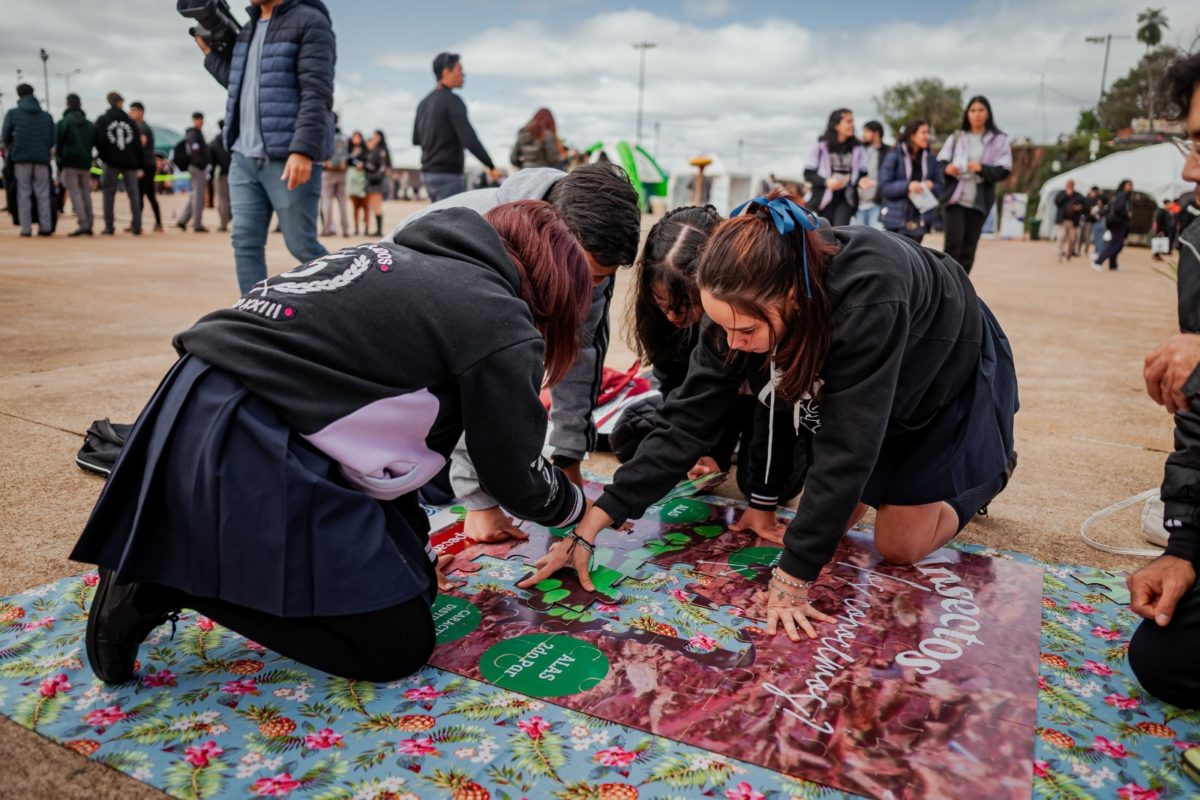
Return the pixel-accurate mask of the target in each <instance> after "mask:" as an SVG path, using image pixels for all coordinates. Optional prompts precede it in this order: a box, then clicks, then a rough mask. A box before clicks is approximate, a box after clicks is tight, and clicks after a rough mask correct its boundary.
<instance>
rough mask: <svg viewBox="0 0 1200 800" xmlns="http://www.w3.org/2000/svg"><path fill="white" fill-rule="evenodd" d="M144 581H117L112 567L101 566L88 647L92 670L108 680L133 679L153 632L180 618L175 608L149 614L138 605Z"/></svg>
mask: <svg viewBox="0 0 1200 800" xmlns="http://www.w3.org/2000/svg"><path fill="white" fill-rule="evenodd" d="M140 591H142V587H141V584H137V583H123V584H118V583H114V582H113V573H112V570H109V569H105V568H104V567H101V568H100V583H98V584H97V585H96V596H95V597H94V598H93V599H92V607H91V608H90V609H89V610H88V621H87V636H86V639H85V645H86V648H87V659H88V663H89V664H91V666H92V672H94V673H96V677H97V678H99V679H100V680H102V681H104V682H105V683H127V682H128V681H130V680H132V679H133V665H134V662H136V661H137V654H138V648H139V647H140V646H141V644H142V642H144V641H145V640H146V637H147V636H149V635H150V631H152V630H154V629H155V628H157V627H158V626H159V625H161V624H162V623H164V622H166V621H167V620H171V621H172V622H174V621H175V619H176V618H177V616H176V614H175V613H174V611H173V610H164V611H160V612H156V613H152V614H145V613H143V612H141V611H139V610H138V609H137V607H136V603H135V601H136V599H137V596H138V594H139V592H140Z"/></svg>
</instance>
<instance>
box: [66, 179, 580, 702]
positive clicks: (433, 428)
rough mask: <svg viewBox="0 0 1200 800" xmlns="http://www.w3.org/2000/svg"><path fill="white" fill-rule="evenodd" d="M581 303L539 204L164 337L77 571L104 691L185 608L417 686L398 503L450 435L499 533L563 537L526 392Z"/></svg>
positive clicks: (561, 353)
mask: <svg viewBox="0 0 1200 800" xmlns="http://www.w3.org/2000/svg"><path fill="white" fill-rule="evenodd" d="M590 299H591V279H590V274H589V271H588V265H587V260H586V257H585V255H584V252H583V249H582V248H581V247H580V245H579V243H578V241H577V240H576V239H575V237H574V236H573V235H572V233H571V231H570V229H569V228H568V227H567V225H566V223H565V222H564V221H563V219H562V217H561V216H560V215H559V213H558V212H557V211H556V210H554V208H553V207H552V206H550V205H549V204H547V203H544V202H540V201H532V200H530V201H519V202H516V203H509V204H506V205H501V206H498V207H497V208H494V209H492V210H491V211H489V212H488V213H487V214H486V215H485V216H480V215H479V214H478V213H476V212H474V211H471V210H468V209H447V210H444V211H439V212H436V213H433V214H430V215H428V216H427V217H426V218H424V219H422V220H420V221H419V222H417V223H414V224H413V225H411V226H410V227H408V228H405V229H404V230H403V231H401V232H400V233H399V234H398V235H397V236H396V239H395V242H386V243H380V244H369V245H363V246H360V247H353V248H348V249H346V250H341V251H339V252H337V253H331V254H329V255H326V256H322V257H321V258H319V259H317V260H316V261H313V262H310V263H308V264H304V265H301V266H299V267H297V268H295V269H294V270H292V271H291V272H287V273H284V274H283V275H277V276H275V277H272V278H269V279H267V280H264V281H262V282H260V283H259V284H257V285H256V286H255V287H254V288H253V289H252V290H251V291H250V292H248V293H247V294H246V295H244V296H243V297H242V298H241V299H240V300H239V301H238V302H237V303H235V304H234V305H233V307H232V308H227V309H224V310H221V311H216V312H213V313H212V314H209V315H208V316H206V317H204V318H203V319H201V320H200V321H199V322H197V323H196V324H195V325H194V326H193V327H191V328H190V329H188V330H186V331H184V332H183V333H181V334H179V335H178V336H176V337H175V347H176V349H177V350H178V351H179V353H180V356H181V358H180V360H179V361H178V362H177V363H176V364H175V366H174V367H173V368H172V369H171V371H170V372H169V373H168V375H167V377H166V378H165V379H164V380H163V382H162V384H161V385H160V386H159V388H158V390H157V392H156V393H155V395H154V397H153V398H151V400H150V402H149V404H148V405H147V406H146V408H145V410H143V412H142V414H141V416H140V417H139V419H138V421H137V424H136V425H135V426H134V429H133V431H132V433H131V434H130V437H129V440H128V441H127V442H126V444H125V447H124V449H123V451H122V453H121V457H120V460H118V462H117V464H116V466H115V468H114V470H113V472H112V475H111V476H110V477H109V480H108V483H107V485H106V486H105V488H104V491H103V493H102V494H101V496H100V499H99V500H98V501H97V503H96V507H95V509H94V510H93V512H92V516H91V518H90V520H89V521H88V524H87V527H86V528H85V530H84V532H83V535H82V537H81V538H80V540H79V543H78V544H77V545H76V547H75V551H74V552H73V553H72V558H75V559H77V560H80V561H86V562H90V563H95V564H99V565H100V582H99V584H98V585H97V589H96V596H95V598H94V600H93V602H92V606H91V610H90V613H89V616H88V627H87V640H86V644H87V655H88V661H89V662H90V663H91V665H92V669H93V671H95V673H96V675H97V676H98V677H99V678H100V679H101V680H104V681H107V682H114V683H119V682H124V681H128V680H130V679H131V678H132V677H133V672H134V661H135V659H136V657H137V652H138V646H139V645H140V644H141V643H142V641H143V640H144V639H145V638H146V636H147V635H148V634H149V633H150V631H151V630H152V629H153V628H154V627H155V626H157V625H159V624H161V623H162V622H163V621H165V620H167V619H168V618H174V612H175V611H176V610H178V609H180V608H185V607H186V608H191V609H195V610H196V611H199V612H200V613H202V614H204V615H206V616H208V617H210V618H212V619H214V620H216V621H217V622H220V623H221V624H223V625H225V626H227V627H229V628H231V629H233V630H235V631H237V632H238V633H241V634H242V635H244V636H246V637H248V638H250V639H253V640H255V641H257V642H259V643H260V644H263V645H265V646H267V647H269V648H271V649H273V650H275V651H277V652H279V653H282V654H284V655H286V656H288V657H290V658H293V659H295V660H297V661H299V662H301V663H304V664H307V665H309V666H312V667H316V668H318V669H321V670H324V671H325V672H330V673H333V674H336V675H341V676H344V677H347V678H357V679H363V680H372V681H389V680H394V679H396V678H399V677H402V676H404V675H407V674H409V673H411V672H413V671H415V670H416V669H418V668H420V667H421V666H422V665H423V664H424V663H425V661H426V660H427V659H428V657H429V654H430V652H431V651H432V649H433V645H434V626H433V623H432V620H431V617H430V603H431V602H432V601H433V598H434V596H435V594H436V592H437V584H438V581H437V575H436V569H435V564H434V561H433V551H432V550H431V549H430V546H429V535H428V534H429V525H428V522H427V519H426V516H425V513H424V511H423V510H422V509H421V507H420V506H419V504H418V502H417V499H416V498H417V494H416V490H417V489H419V488H420V487H421V486H422V485H423V484H424V483H425V482H426V481H428V480H429V479H430V478H432V477H433V476H434V475H436V474H437V473H438V471H439V470H441V468H442V467H443V465H444V464H445V463H446V459H447V458H448V457H449V455H450V452H451V450H452V449H453V448H454V445H455V443H456V442H457V441H458V439H459V437H460V436H461V435H463V433H464V432H465V434H466V441H467V446H468V447H469V448H470V449H471V453H472V455H473V457H474V459H475V463H476V465H477V468H478V472H479V477H480V480H481V481H482V482H483V483H484V485H486V486H487V489H488V491H489V492H490V493H491V494H493V495H494V496H495V497H496V498H497V499H499V501H500V502H501V503H502V504H504V506H505V507H506V508H507V509H509V510H510V511H511V512H513V513H515V514H518V515H520V516H521V517H524V518H525V519H531V520H535V521H537V522H539V523H542V524H545V525H554V526H559V525H570V524H572V523H574V522H576V521H578V520H579V518H580V517H581V516H582V513H583V510H584V498H583V494H582V492H581V491H580V490H579V489H578V488H576V487H575V486H574V484H572V483H571V482H570V481H569V480H568V479H567V477H566V476H565V475H564V474H563V473H562V471H561V470H559V469H557V468H555V467H554V466H553V465H551V464H550V463H549V462H547V461H546V460H545V459H544V458H542V455H541V443H542V442H543V441H544V439H545V429H546V411H545V408H544V407H543V406H542V404H541V401H540V400H539V392H540V391H541V388H542V384H543V377H544V376H545V377H546V380H548V381H549V382H550V383H554V382H555V381H557V380H558V379H560V378H561V377H562V376H563V375H564V374H566V372H567V370H568V369H569V367H570V366H571V363H572V361H573V360H574V358H575V355H576V353H577V350H578V342H577V340H576V335H575V332H576V330H577V329H578V327H579V325H580V323H581V322H582V320H583V318H584V316H585V315H586V314H587V309H588V303H589V301H590Z"/></svg>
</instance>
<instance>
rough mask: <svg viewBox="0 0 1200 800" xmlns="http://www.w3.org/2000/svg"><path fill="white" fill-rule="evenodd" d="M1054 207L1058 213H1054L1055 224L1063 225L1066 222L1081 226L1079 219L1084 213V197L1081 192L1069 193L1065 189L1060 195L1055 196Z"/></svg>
mask: <svg viewBox="0 0 1200 800" xmlns="http://www.w3.org/2000/svg"><path fill="white" fill-rule="evenodd" d="M1054 205H1055V206H1056V207H1057V209H1058V210H1057V211H1055V212H1054V224H1056V225H1061V224H1062V223H1064V222H1071V223H1074V224H1076V225H1078V224H1079V218H1080V217H1082V216H1083V212H1084V197H1083V195H1081V194H1080V193H1079V192H1071V193H1069V194H1068V193H1067V190H1066V189H1063V190H1062V191H1061V192H1059V193H1058V194H1056V195H1054Z"/></svg>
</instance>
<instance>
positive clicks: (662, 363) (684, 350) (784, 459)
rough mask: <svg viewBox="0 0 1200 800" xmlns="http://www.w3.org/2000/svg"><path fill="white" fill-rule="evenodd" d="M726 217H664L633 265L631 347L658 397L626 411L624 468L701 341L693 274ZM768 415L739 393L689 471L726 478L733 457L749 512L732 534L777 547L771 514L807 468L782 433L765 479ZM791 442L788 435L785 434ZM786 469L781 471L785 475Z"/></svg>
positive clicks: (620, 433) (686, 210)
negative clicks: (749, 533)
mask: <svg viewBox="0 0 1200 800" xmlns="http://www.w3.org/2000/svg"><path fill="white" fill-rule="evenodd" d="M723 219H724V217H722V216H721V215H720V214H719V213H718V212H717V210H716V209H715V208H713V207H712V206H704V207H703V208H701V207H699V206H685V207H682V208H677V209H675V210H674V211H671V212H669V213H668V214H667V215H666V216H664V217H663V218H662V219H661V220H659V221H658V222H657V223H656V224H655V225H654V227H653V228H651V229H650V233H649V235H648V236H647V237H646V245H645V247H644V248H643V249H642V256H641V258H640V259H639V260H638V263H637V275H636V277H635V282H636V284H635V285H636V288H635V294H634V302H633V306H632V308H631V312H632V313H631V316H632V322H633V325H632V326H631V328H632V330H633V331H635V341H634V343H633V344H634V346H635V348H636V350H637V353H638V356H640V357H641V359H642V360H643V362H648V363H650V364H651V365H652V366H653V369H654V376H655V377H656V378H657V379H658V383H659V390H660V391H661V393H662V397H655V398H651V399H649V400H647V401H645V403H642V404H638V405H637V406H633V407H630V408H628V409H626V411H625V413H624V414H622V416H621V421H620V422H618V423H617V426H616V428H615V429H614V430H613V432H612V435H611V436H610V437H609V441H610V443H611V444H612V448H613V452H614V453H615V454H616V455H617V457H618V458H620V459H621V460H622V461H628V460H629V459H630V458H633V456H634V454H635V452H636V450H637V448H638V446H639V445H640V444H641V442H642V440H643V439H644V438H645V437H646V435H647V434H648V433H649V432H650V431H651V430H653V429H654V416H655V414H656V412H657V411H658V409H659V408H661V406H662V403H663V402H664V400H669V399H670V397H671V395H672V393H674V392H675V391H676V390H677V389H678V388H679V387H680V386H681V385H682V384H683V382H684V379H685V378H686V377H687V372H688V363H689V361H690V360H691V356H692V351H693V350H694V349H695V348H696V345H697V344H698V342H699V339H700V329H701V320H702V319H703V317H704V309H703V307H702V306H701V305H700V292H699V289H698V287H697V286H696V269H697V267H698V266H699V264H700V254H701V252H702V249H703V247H704V245H705V243H706V242H707V241H708V237H709V235H710V234H711V233H712V231H713V229H714V228H716V226H717V225H718V223H720V222H721V221H722V220H723ZM766 413H767V410H766V407H765V406H764V405H762V404H761V403H759V402H758V401H757V400H756V399H755V398H754V397H753V396H752V395H750V394H746V393H739V394H738V396H737V397H736V398H735V400H734V401H733V406H732V407H731V409H730V413H729V415H728V417H727V419H726V421H725V424H724V426H723V428H722V431H721V433H720V434H719V436H718V438H717V440H716V442H715V444H713V445H712V447H711V448H709V450H708V451H707V452H706V453H705V454H703V455H701V456H700V458H699V459H698V460H697V461H696V463H695V466H693V467H691V469H690V470H689V471H688V477H689V478H695V477H698V476H700V475H705V474H708V473H710V472H717V471H727V470H728V469H729V467H730V464H731V463H732V459H733V451H734V448H735V447H739V444H740V449H739V450H738V469H737V482H738V488H739V489H740V490H741V492H742V494H744V495H745V496H746V498H747V499H748V500H749V502H750V508H749V510H747V511H746V513H745V514H743V516H742V517H741V519H740V520H739V521H738V524H737V525H736V526H735V527H734V529H735V530H743V529H747V528H750V529H754V530H756V531H758V532H759V533H761V534H762V535H763V536H764V537H765V538H768V539H773V540H775V541H782V538H783V526H782V525H781V524H780V523H779V522H778V520H777V518H776V516H775V513H776V509H777V507H778V505H779V503H780V502H781V501H787V500H790V499H791V498H792V497H794V496H795V495H796V494H797V493H799V491H800V488H801V486H802V485H803V482H804V472H805V465H806V464H807V458H806V454H807V449H806V445H807V437H797V436H795V435H785V434H784V433H783V430H784V429H785V428H787V426H786V424H785V425H780V426H779V428H780V431H778V432H777V433H778V438H777V439H775V440H773V441H772V442H771V444H772V445H773V447H774V448H775V452H776V455H775V458H774V460H775V463H776V467H775V469H774V470H773V471H774V473H775V474H774V476H771V477H774V478H775V480H773V481H772V480H768V476H766V475H765V474H764V468H765V465H766V460H765V456H766V445H767V430H768V427H769V426H768V423H767V419H766ZM787 430H788V432H789V434H794V432H792V431H791V429H790V428H787ZM784 465H786V468H785V467H784Z"/></svg>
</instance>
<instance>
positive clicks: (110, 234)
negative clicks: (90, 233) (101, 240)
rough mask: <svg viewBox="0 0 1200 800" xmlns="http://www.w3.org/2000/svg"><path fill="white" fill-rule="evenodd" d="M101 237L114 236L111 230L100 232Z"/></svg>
mask: <svg viewBox="0 0 1200 800" xmlns="http://www.w3.org/2000/svg"><path fill="white" fill-rule="evenodd" d="M100 235H101V236H112V235H113V232H112V231H111V230H103V231H100Z"/></svg>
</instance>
